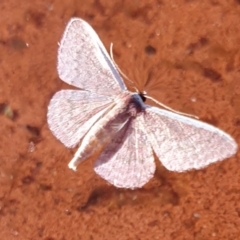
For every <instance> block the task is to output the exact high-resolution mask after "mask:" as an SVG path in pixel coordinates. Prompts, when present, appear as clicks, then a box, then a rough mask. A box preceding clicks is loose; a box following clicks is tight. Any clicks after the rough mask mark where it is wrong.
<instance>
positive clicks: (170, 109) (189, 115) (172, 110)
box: [145, 96, 199, 119]
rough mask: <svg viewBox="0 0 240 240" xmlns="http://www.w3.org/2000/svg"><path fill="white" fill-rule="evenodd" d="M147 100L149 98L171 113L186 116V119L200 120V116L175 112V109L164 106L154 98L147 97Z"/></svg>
mask: <svg viewBox="0 0 240 240" xmlns="http://www.w3.org/2000/svg"><path fill="white" fill-rule="evenodd" d="M145 98H148V99H150V100H152V101H153V102H155V103H157V104H158V105H160V106H162V107H163V108H165V109H167V110H169V111H171V112H174V113H177V114H180V115H183V116H186V117H192V118H196V119H199V117H198V116H195V115H192V114H187V113H183V112H179V111H176V110H174V109H172V108H170V107H168V106H166V105H165V104H163V103H161V102H159V101H157V100H156V99H155V98H153V97H150V96H145Z"/></svg>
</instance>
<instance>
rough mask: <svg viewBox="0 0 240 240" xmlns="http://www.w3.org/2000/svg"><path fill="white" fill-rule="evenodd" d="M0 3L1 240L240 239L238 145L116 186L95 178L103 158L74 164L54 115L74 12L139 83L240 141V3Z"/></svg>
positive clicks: (185, 0)
mask: <svg viewBox="0 0 240 240" xmlns="http://www.w3.org/2000/svg"><path fill="white" fill-rule="evenodd" d="M86 2H87V3H86ZM0 11H1V16H0V22H1V27H0V53H1V54H0V66H1V71H0V112H1V114H0V239H2V240H15V239H18V240H27V239H29V240H30V239H34V240H38V239H43V240H78V239H84V240H88V239H115V240H118V239H119V240H125V239H133V240H135V239H161V240H172V239H174V240H175V239H176V240H183V239H184V240H191V239H194V240H208V239H218V240H222V239H224V240H236V239H240V165H239V164H240V163H239V156H240V155H239V153H237V154H236V155H235V156H234V157H232V158H230V159H226V160H224V161H222V162H217V163H215V164H212V165H210V166H208V167H207V168H205V169H203V170H198V171H189V172H186V173H175V172H170V171H167V170H166V169H165V168H164V167H163V166H162V165H161V163H160V161H158V160H157V161H156V162H157V171H156V174H155V176H154V178H153V179H152V180H151V181H150V182H149V183H147V184H146V185H145V186H144V187H143V188H142V189H139V190H134V191H132V190H124V189H117V188H115V187H113V186H111V185H109V184H108V183H107V182H106V181H104V180H103V179H101V178H100V177H99V176H97V175H96V174H95V172H94V171H93V163H94V160H95V159H96V157H95V156H94V157H93V158H91V159H89V160H88V161H86V162H84V163H83V164H82V165H80V166H79V168H78V171H77V172H76V173H75V172H73V171H71V170H70V169H68V167H67V164H68V162H69V160H70V159H71V158H72V156H73V154H74V152H75V149H73V150H69V149H67V148H66V147H65V146H64V145H63V144H62V143H60V142H59V141H58V140H57V139H56V138H55V137H54V136H53V134H52V133H51V131H50V130H49V128H48V125H47V120H46V113H47V106H48V104H49V101H50V99H51V97H52V96H53V94H54V93H55V92H57V91H58V90H60V89H63V88H65V89H66V88H70V86H68V85H67V84H65V83H63V82H62V81H61V80H60V79H59V77H58V74H57V71H56V61H57V49H58V42H59V41H60V39H61V36H62V33H63V31H64V29H65V26H66V23H67V22H68V21H69V19H70V18H71V17H73V16H77V17H80V18H83V19H84V20H86V21H87V22H89V23H90V25H92V26H93V28H94V29H95V31H96V32H97V33H98V34H99V36H100V39H101V40H102V42H103V44H104V45H105V46H106V48H107V50H109V46H110V43H111V42H113V43H114V50H113V53H114V59H115V61H116V63H117V64H118V66H119V67H120V68H121V70H122V71H123V72H124V73H125V74H126V75H127V76H128V77H129V78H130V79H131V80H132V81H133V82H134V84H135V87H137V88H138V89H139V90H140V91H143V90H146V91H147V92H148V95H150V96H152V97H154V98H156V99H157V100H159V101H161V102H163V103H164V104H166V105H168V106H170V107H172V108H174V109H176V110H178V111H182V112H185V113H190V114H195V115H197V116H199V117H200V119H201V120H203V121H205V122H208V123H210V124H212V125H214V126H217V127H219V128H221V129H223V130H224V131H226V132H228V133H229V134H230V135H232V136H233V137H234V138H235V139H236V141H237V142H238V143H240V50H239V49H240V48H239V46H240V24H239V22H240V1H237V0H230V1H229V0H203V1H197V0H169V1H167V0H148V1H137V0H134V1H127V0H126V1H121V0H117V1H107V0H105V1H104V0H95V1H94V0H90V1H82V0H62V1H57V0H48V1H47V0H41V1H40V0H36V1H28V0H22V1H16V0H8V1H7V0H3V1H1V5H0ZM96 79H97V76H96ZM125 82H126V83H127V84H128V82H127V81H125ZM128 85H129V84H128ZM156 127H157V123H156Z"/></svg>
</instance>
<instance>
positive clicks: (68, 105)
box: [47, 90, 112, 148]
mask: <svg viewBox="0 0 240 240" xmlns="http://www.w3.org/2000/svg"><path fill="white" fill-rule="evenodd" d="M111 104H112V99H110V98H108V97H106V96H102V95H98V94H94V93H91V92H88V91H81V90H61V91H59V92H57V93H56V94H55V95H54V96H53V97H52V99H51V101H50V103H49V106H48V113H47V121H48V125H49V128H50V130H51V131H52V133H53V134H54V135H55V136H56V138H57V139H59V140H60V141H61V142H62V143H63V144H64V145H65V146H66V147H69V148H72V147H75V146H76V145H77V144H78V143H79V141H80V139H81V138H82V137H83V136H84V135H85V134H86V133H87V131H88V130H89V129H90V128H91V126H92V125H93V124H94V123H95V122H96V121H97V120H98V119H99V118H100V117H101V116H102V115H104V113H105V112H106V111H107V110H108V107H109V106H111Z"/></svg>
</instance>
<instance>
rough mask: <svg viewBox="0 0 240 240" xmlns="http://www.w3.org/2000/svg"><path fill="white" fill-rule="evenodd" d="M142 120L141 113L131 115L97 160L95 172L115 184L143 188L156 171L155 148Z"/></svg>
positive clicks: (121, 186) (122, 186)
mask: <svg viewBox="0 0 240 240" xmlns="http://www.w3.org/2000/svg"><path fill="white" fill-rule="evenodd" d="M141 120H143V118H142V116H141V115H139V117H137V118H135V119H130V120H129V121H128V122H127V123H126V124H125V126H124V127H123V128H122V129H121V130H120V131H119V132H118V133H117V134H116V136H115V137H114V139H113V140H112V141H111V143H110V144H109V145H107V147H106V148H105V149H104V151H103V152H102V154H101V155H100V157H99V158H98V159H97V161H96V163H95V167H94V170H95V172H96V173H97V174H98V175H100V176H101V177H102V178H104V179H105V180H107V181H108V182H110V183H111V184H113V185H114V186H116V187H119V188H131V189H134V188H140V187H142V186H143V185H144V184H145V183H147V182H148V181H149V180H150V179H151V178H152V177H153V174H154V172H155V163H154V157H153V152H152V148H151V145H150V144H149V142H148V138H147V136H146V134H145V132H144V129H143V125H142V124H141Z"/></svg>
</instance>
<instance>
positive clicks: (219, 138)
mask: <svg viewBox="0 0 240 240" xmlns="http://www.w3.org/2000/svg"><path fill="white" fill-rule="evenodd" d="M144 118H145V127H146V132H147V135H148V137H149V141H150V142H151V145H152V147H153V150H154V152H155V153H156V155H157V156H158V158H159V159H160V161H161V162H162V164H163V165H164V166H165V167H166V168H167V169H169V170H171V171H177V172H182V171H186V170H190V169H200V168H203V167H205V166H207V165H209V164H210V163H213V162H216V161H221V160H223V159H225V158H228V157H231V156H232V155H234V154H235V153H236V151H237V144H236V142H235V141H234V139H233V138H232V137H231V136H229V135H228V134H227V133H225V132H223V131H221V130H220V129H218V128H216V127H213V126H211V125H209V124H206V123H203V122H201V121H198V120H195V119H191V118H187V117H184V116H181V115H178V114H175V113H172V112H169V111H166V110H162V109H159V108H156V107H150V106H147V108H146V114H145V115H144Z"/></svg>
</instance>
